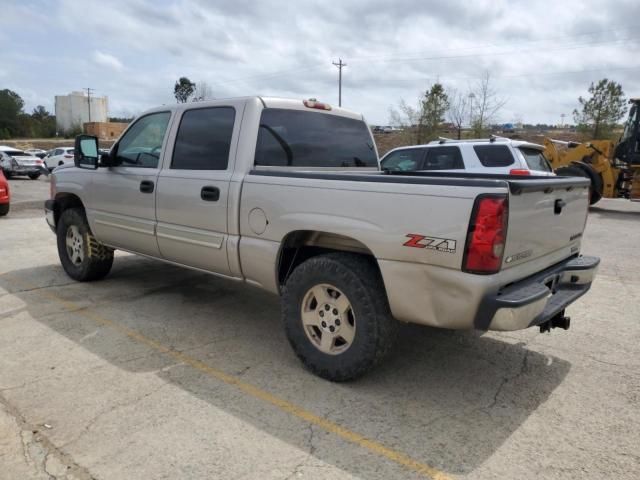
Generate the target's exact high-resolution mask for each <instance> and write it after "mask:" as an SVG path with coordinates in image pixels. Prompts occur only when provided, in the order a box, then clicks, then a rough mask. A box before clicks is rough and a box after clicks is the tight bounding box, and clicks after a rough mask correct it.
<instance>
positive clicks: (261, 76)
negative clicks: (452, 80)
mask: <svg viewBox="0 0 640 480" xmlns="http://www.w3.org/2000/svg"><path fill="white" fill-rule="evenodd" d="M637 40H640V37H631V38H625V39H617V40H608V41H598V42H588V43H578V44H573V45H569V46H562V47H557V48H539V49H528V50H519V49H515V50H505V51H501V52H500V51H499V52H488V53H472V54H464V55H434V56H429V57H406V58H398V57H394V58H389V57H355V58H353V59H352V61H356V62H359V61H363V60H367V61H369V62H371V63H392V62H415V61H431V60H452V59H463V58H476V57H490V56H506V55H521V54H524V53H535V52H538V51H541V50H542V51H544V52H545V53H547V52H558V51H563V50H577V49H582V48H590V47H593V46H600V45H614V44H619V43H621V42H633V41H637ZM445 51H447V50H445ZM449 51H451V50H449ZM334 65H336V66H337V64H336V63H335V62H334ZM321 68H324V65H323V64H316V65H310V66H306V67H304V66H301V67H297V68H291V69H287V70H280V71H275V72H271V73H267V74H259V75H253V76H248V77H241V78H235V79H228V80H223V81H221V82H216V83H215V84H214V85H225V84H231V83H237V82H243V81H250V80H259V79H266V78H277V77H281V76H285V75H289V74H291V73H298V72H309V71H313V70H318V69H321Z"/></svg>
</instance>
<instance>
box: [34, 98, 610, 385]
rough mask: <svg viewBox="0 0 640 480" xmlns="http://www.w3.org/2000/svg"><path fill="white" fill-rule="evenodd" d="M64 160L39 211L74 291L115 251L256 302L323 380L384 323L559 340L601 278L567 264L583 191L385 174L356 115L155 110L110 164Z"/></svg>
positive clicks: (564, 182) (89, 140)
mask: <svg viewBox="0 0 640 480" xmlns="http://www.w3.org/2000/svg"><path fill="white" fill-rule="evenodd" d="M75 154H76V166H75V167H63V168H60V169H57V170H56V171H55V173H54V174H53V177H52V198H51V199H50V200H48V201H47V202H46V204H45V213H46V218H47V221H48V223H49V225H50V226H51V228H52V229H53V230H54V232H56V234H57V242H58V251H59V255H60V260H61V262H62V265H63V267H64V268H65V270H66V272H67V273H68V274H69V275H70V276H71V277H72V278H75V279H77V280H93V279H98V278H101V277H104V276H105V275H106V274H107V273H108V272H109V269H110V268H111V264H112V262H113V250H114V249H122V250H126V251H130V252H134V253H138V254H142V255H146V256H149V257H153V258H157V259H160V260H164V261H166V262H170V263H173V264H177V265H181V266H185V267H189V268H193V269H197V270H200V271H205V272H209V273H213V274H216V275H219V276H223V277H226V278H229V279H232V280H236V281H243V282H246V283H249V284H252V285H255V286H257V287H260V288H262V289H265V290H268V291H270V292H273V293H274V294H277V295H280V296H281V297H282V312H283V320H284V325H285V330H286V333H287V337H288V339H289V341H290V343H291V345H292V347H293V349H294V350H295V352H296V353H297V355H298V356H299V358H300V359H301V360H302V361H303V362H304V363H305V364H306V365H307V366H308V367H309V368H310V369H311V370H312V371H313V372H314V373H316V374H318V375H320V376H322V377H325V378H328V379H331V380H347V379H351V378H355V377H357V376H359V375H361V374H363V373H364V372H365V371H367V370H368V369H369V368H371V367H372V366H373V365H374V364H375V363H377V362H378V361H379V360H380V359H381V358H382V357H383V356H384V354H385V353H386V352H387V351H388V350H389V348H390V346H391V344H392V342H393V339H394V335H395V331H396V327H397V321H398V320H399V321H402V322H412V323H418V324H423V325H430V326H436V327H443V328H454V329H473V328H477V329H482V330H491V329H492V330H516V329H522V328H527V327H529V326H534V325H540V326H542V327H543V328H550V327H552V326H564V327H566V326H568V325H567V320H566V317H564V308H565V307H566V306H567V305H569V304H570V303H571V302H573V301H574V300H575V299H577V298H578V297H579V296H580V295H582V294H584V293H585V292H586V291H587V290H588V289H589V287H590V285H591V282H592V280H593V277H594V275H595V272H596V268H597V265H598V262H599V260H598V259H597V258H594V257H582V256H579V251H580V241H581V236H582V232H583V230H584V227H585V223H586V216H587V207H588V193H589V192H588V181H587V180H585V179H579V178H567V177H563V178H545V177H540V178H526V179H523V178H522V177H511V176H490V175H489V176H482V175H469V174H466V175H465V174H446V173H445V174H439V175H435V174H434V175H431V174H420V173H410V174H407V175H404V174H385V173H383V172H380V170H379V166H378V157H377V152H376V149H375V144H374V142H373V139H372V137H371V133H370V131H369V129H368V127H367V125H366V123H365V122H364V119H363V118H362V116H360V115H357V114H354V113H351V112H348V111H346V110H343V109H336V108H331V107H329V106H327V105H324V104H321V103H318V102H315V101H304V102H303V101H299V100H285V99H276V98H260V97H251V98H239V99H229V100H216V101H212V102H205V103H198V104H188V105H177V106H170V107H161V108H158V109H154V110H151V111H149V112H147V113H145V114H143V115H142V116H141V117H139V118H138V119H137V120H136V121H134V122H133V123H132V124H131V125H130V126H129V128H128V129H127V130H126V131H125V132H124V133H123V135H122V136H121V138H120V139H119V140H118V141H117V142H116V144H114V146H113V147H112V149H111V151H110V153H109V154H108V155H103V156H101V157H100V158H98V156H99V153H98V145H97V140H96V139H95V138H93V137H88V136H80V137H78V138H77V139H76V147H75Z"/></svg>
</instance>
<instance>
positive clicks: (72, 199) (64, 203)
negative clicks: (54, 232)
mask: <svg viewBox="0 0 640 480" xmlns="http://www.w3.org/2000/svg"><path fill="white" fill-rule="evenodd" d="M55 208H56V209H55V211H54V216H55V219H56V225H57V224H58V220H59V219H60V215H62V212H64V211H65V210H68V209H69V208H81V209H83V210H84V205H83V204H82V200H80V197H78V196H77V195H74V194H73V193H59V194H57V195H56V207H55Z"/></svg>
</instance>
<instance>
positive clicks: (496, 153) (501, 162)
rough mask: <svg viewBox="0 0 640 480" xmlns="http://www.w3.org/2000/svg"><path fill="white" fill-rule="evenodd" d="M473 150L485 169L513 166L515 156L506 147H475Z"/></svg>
mask: <svg viewBox="0 0 640 480" xmlns="http://www.w3.org/2000/svg"><path fill="white" fill-rule="evenodd" d="M473 150H474V151H475V152H476V155H477V156H478V159H479V160H480V163H481V164H482V165H483V166H484V167H508V166H509V165H513V162H514V159H513V155H512V154H511V150H509V147H507V146H506V145H475V146H474V147H473Z"/></svg>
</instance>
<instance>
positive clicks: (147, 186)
mask: <svg viewBox="0 0 640 480" xmlns="http://www.w3.org/2000/svg"><path fill="white" fill-rule="evenodd" d="M140 191H141V192H142V193H153V182H152V181H151V180H143V181H141V182H140Z"/></svg>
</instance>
